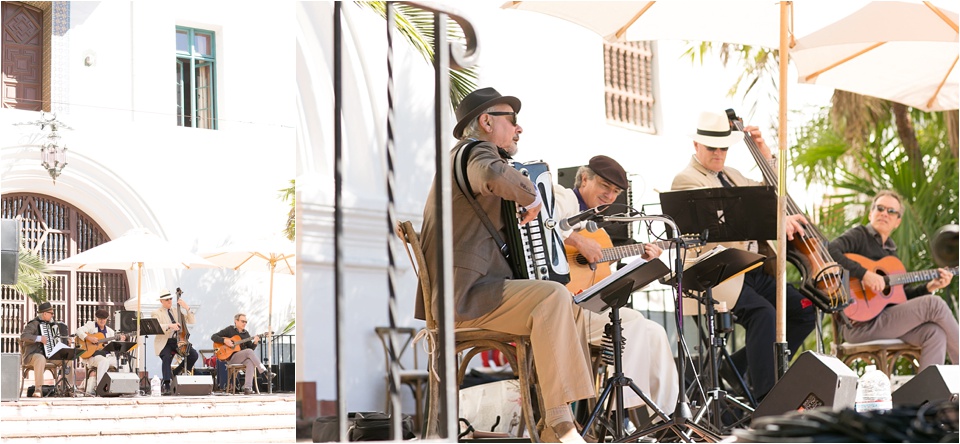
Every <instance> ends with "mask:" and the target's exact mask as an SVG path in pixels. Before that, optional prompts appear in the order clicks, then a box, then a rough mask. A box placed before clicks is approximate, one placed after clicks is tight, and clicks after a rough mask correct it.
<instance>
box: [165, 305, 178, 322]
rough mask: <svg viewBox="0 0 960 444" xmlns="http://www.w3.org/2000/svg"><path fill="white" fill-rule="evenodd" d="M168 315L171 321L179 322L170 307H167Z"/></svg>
mask: <svg viewBox="0 0 960 444" xmlns="http://www.w3.org/2000/svg"><path fill="white" fill-rule="evenodd" d="M167 315H169V316H170V322H174V323H176V322H177V320H176V318H174V317H173V310H170V309H169V308H168V309H167Z"/></svg>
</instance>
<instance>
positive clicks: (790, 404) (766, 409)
mask: <svg viewBox="0 0 960 444" xmlns="http://www.w3.org/2000/svg"><path fill="white" fill-rule="evenodd" d="M856 397H857V374H856V373H854V372H853V370H850V368H849V367H847V366H846V364H844V363H843V362H842V361H840V360H839V359H837V358H835V357H833V356H829V355H822V354H819V353H814V352H804V353H803V354H801V355H800V356H798V357H797V360H796V361H795V362H794V363H793V365H791V366H790V368H789V369H788V370H787V373H786V374H784V375H783V377H782V378H780V380H779V381H777V384H776V385H774V386H773V388H772V389H770V392H769V393H767V396H766V398H764V399H763V401H762V402H761V403H760V405H759V406H757V410H756V411H754V412H753V419H757V418H761V417H764V416H771V415H782V414H784V413H787V412H796V411H802V410H809V409H813V408H817V407H832V408H833V410H834V411H838V410H842V409H844V408H853V404H854V402H855V401H856Z"/></svg>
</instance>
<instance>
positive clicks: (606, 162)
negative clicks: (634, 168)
mask: <svg viewBox="0 0 960 444" xmlns="http://www.w3.org/2000/svg"><path fill="white" fill-rule="evenodd" d="M587 166H589V167H590V169H591V170H593V172H594V173H597V175H598V176H600V177H602V178H604V179H606V181H607V182H610V183H612V184H614V185H616V186H618V187H620V189H622V190H626V189H627V188H628V187H629V185H630V184H629V183H628V182H627V172H626V171H624V170H623V167H622V166H620V164H619V163H617V161H616V160H613V159H611V158H609V157H607V156H594V157H593V158H592V159H590V163H589V164H587Z"/></svg>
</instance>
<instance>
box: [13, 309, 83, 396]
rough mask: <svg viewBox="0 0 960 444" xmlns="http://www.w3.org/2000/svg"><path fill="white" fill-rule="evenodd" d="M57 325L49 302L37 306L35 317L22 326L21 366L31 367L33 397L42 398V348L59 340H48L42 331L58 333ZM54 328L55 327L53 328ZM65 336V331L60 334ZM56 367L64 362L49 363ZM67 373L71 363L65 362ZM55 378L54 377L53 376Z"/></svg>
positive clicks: (43, 360) (44, 365) (71, 368)
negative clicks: (22, 348)
mask: <svg viewBox="0 0 960 444" xmlns="http://www.w3.org/2000/svg"><path fill="white" fill-rule="evenodd" d="M59 325H62V324H58V323H55V322H53V305H52V304H50V303H49V302H44V303H42V304H40V305H39V306H37V317H36V318H33V319H31V320H30V322H27V323H26V324H25V325H24V326H23V333H22V334H21V335H20V339H22V340H23V347H24V351H23V364H24V365H30V366H33V381H34V382H33V383H34V387H35V388H34V390H33V397H34V398H40V397H42V396H43V372H44V369H45V368H46V366H47V356H46V354H45V353H44V346H46V345H47V344H49V343H51V341H59V340H61V339H60V338H49V337H47V336H46V335H44V334H43V332H44V330H47V331H50V330H53V331H59V330H60V328H59ZM55 326H56V327H55ZM61 333H62V334H65V333H66V331H63V332H61ZM50 362H52V363H54V364H57V365H63V364H64V361H61V360H53V361H50ZM66 364H67V372H68V374H69V372H70V371H72V370H73V366H72V365H71V364H72V361H67V362H66ZM54 376H56V375H54Z"/></svg>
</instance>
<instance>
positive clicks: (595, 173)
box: [554, 156, 680, 426]
mask: <svg viewBox="0 0 960 444" xmlns="http://www.w3.org/2000/svg"><path fill="white" fill-rule="evenodd" d="M627 186H628V182H627V173H626V172H625V171H624V169H623V167H622V166H620V164H619V163H617V161H616V160H614V159H611V158H610V157H607V156H595V157H593V158H592V159H590V162H589V163H588V164H587V165H584V166H581V167H580V168H579V169H578V170H577V176H576V179H575V182H574V189H573V190H568V189H566V188H563V187H561V186H555V187H554V194H555V196H556V208H557V209H556V211H555V213H554V214H555V215H556V216H557V217H559V218H568V217H571V216H573V215H575V214H577V213H579V212H581V211H584V210H587V209H590V208H596V207H598V206H601V205H609V204H611V203H613V202H614V201H615V200H616V198H617V196H618V195H619V194H620V193H622V192H623V191H624V190H626V189H627ZM614 210H616V209H614ZM621 210H624V211H625V210H626V209H621ZM615 212H617V213H619V212H622V211H615ZM563 235H565V236H566V239H564V243H565V244H566V245H567V246H568V247H570V248H568V255H567V261H568V262H569V264H570V278H571V282H570V283H569V284H567V288H568V289H570V291H572V292H573V293H579V292H580V291H582V290H585V289H586V288H588V287H589V286H591V285H593V284H594V283H595V282H596V281H598V280H600V279H603V278H604V277H606V276H609V275H610V264H609V263H598V262H599V261H600V259H601V256H602V254H603V252H602V247H601V245H600V243H599V242H598V241H597V239H598V238H602V239H603V240H605V244H610V237H609V235H607V234H606V231H604V230H603V229H602V228H601V229H600V230H599V231H597V232H595V233H589V232H586V231H582V230H579V229H576V230H571V231H566V232H564V233H563ZM611 245H612V244H611ZM608 246H609V245H608ZM571 248H572V249H573V250H571ZM642 248H643V250H642V253H643V254H642V256H641V257H642V258H643V259H646V260H650V259H653V258H657V257H659V256H660V253H661V252H662V250H661V248H660V247H659V246H657V245H655V244H645V245H643V247H642ZM574 250H575V251H576V252H577V253H579V254H581V255H583V256H584V258H586V260H587V261H588V262H589V263H590V264H592V265H590V266H587V265H579V264H577V263H576V262H575V261H574V260H573V259H572V258H571V257H570V254H569V253H570V252H571V251H574ZM638 253H639V252H638ZM604 267H605V268H606V270H603V268H604ZM597 270H603V271H604V272H603V273H602V274H597ZM571 286H574V287H582V288H571ZM586 314H587V323H588V332H589V336H588V339H589V341H590V344H592V345H594V346H599V345H600V343H601V340H602V339H603V332H604V327H605V326H606V324H607V321H608V317H607V315H599V314H597V313H594V312H591V311H589V310H588V311H586ZM620 318H621V322H622V324H623V337H624V338H625V339H626V347H625V349H624V352H623V372H624V375H626V376H627V377H630V378H631V379H632V380H633V382H634V383H636V384H637V386H638V387H639V388H640V389H641V390H642V391H643V392H644V393H645V394H647V395H648V396H649V397H650V399H651V400H653V402H654V403H655V404H657V406H658V407H660V409H661V410H663V411H664V412H666V413H668V414H669V413H672V412H673V410H674V408H675V407H676V404H677V395H678V394H679V392H680V387H679V377H678V375H677V367H676V363H675V362H674V359H673V350H672V349H671V348H670V341H669V340H668V339H667V332H666V331H665V330H664V329H663V327H662V326H661V325H660V324H658V323H656V322H654V321H651V320H649V319H646V318H644V317H643V314H641V313H640V312H639V311H636V310H632V309H625V310H620ZM623 393H624V407H626V408H634V407H638V406H640V405H642V404H643V400H642V399H640V397H639V396H637V395H636V393H634V391H633V390H624V391H623ZM637 426H639V424H637Z"/></svg>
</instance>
